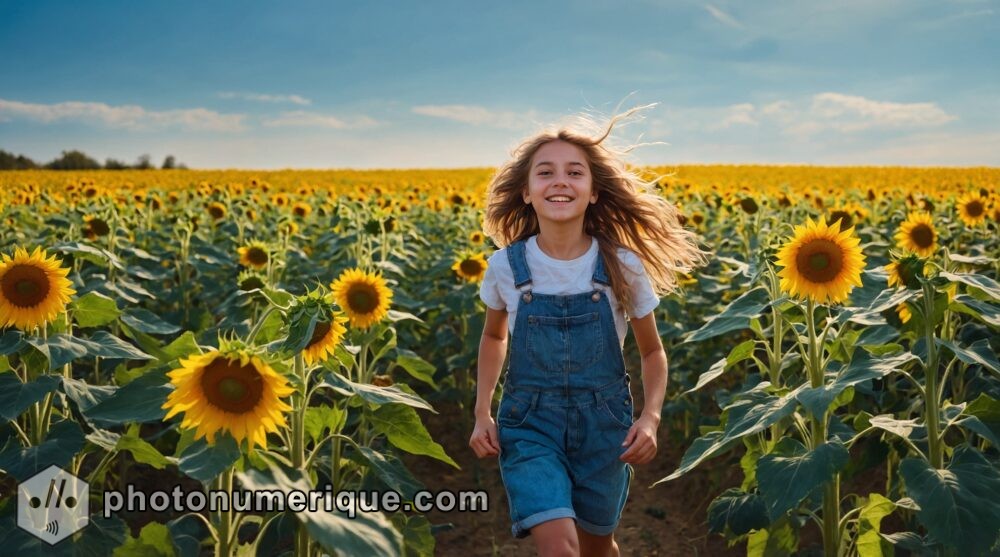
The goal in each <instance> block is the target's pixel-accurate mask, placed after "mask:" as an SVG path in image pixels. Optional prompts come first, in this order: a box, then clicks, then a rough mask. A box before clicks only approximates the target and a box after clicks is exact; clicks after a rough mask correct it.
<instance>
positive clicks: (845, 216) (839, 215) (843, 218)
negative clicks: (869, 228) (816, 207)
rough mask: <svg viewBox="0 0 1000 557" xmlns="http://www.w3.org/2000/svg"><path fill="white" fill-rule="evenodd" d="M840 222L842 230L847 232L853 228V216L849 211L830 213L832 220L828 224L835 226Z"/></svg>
mask: <svg viewBox="0 0 1000 557" xmlns="http://www.w3.org/2000/svg"><path fill="white" fill-rule="evenodd" d="M838 220H839V221H840V229H841V230H846V229H848V228H850V227H851V220H852V219H851V214H850V213H848V212H847V211H834V212H832V213H830V219H829V220H828V221H827V224H833V223H835V222H837V221H838Z"/></svg>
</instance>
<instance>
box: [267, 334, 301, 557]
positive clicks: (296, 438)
mask: <svg viewBox="0 0 1000 557" xmlns="http://www.w3.org/2000/svg"><path fill="white" fill-rule="evenodd" d="M261 322H263V320H261ZM294 367H295V377H297V378H298V379H299V388H298V391H296V392H295V393H294V394H293V395H292V396H293V400H294V404H293V405H292V446H291V453H292V454H291V457H292V467H293V468H295V469H297V470H300V471H301V472H302V474H303V476H305V477H306V478H308V477H309V471H308V469H307V468H306V432H305V429H306V428H305V413H306V406H307V404H308V401H307V400H306V391H307V389H308V387H309V385H308V379H309V378H308V376H307V375H306V363H305V359H304V358H303V357H302V352H297V353H296V354H295V363H294ZM295 555H296V556H297V557H307V556H308V555H309V531H308V530H306V527H305V524H301V523H300V524H299V526H298V530H297V531H296V533H295Z"/></svg>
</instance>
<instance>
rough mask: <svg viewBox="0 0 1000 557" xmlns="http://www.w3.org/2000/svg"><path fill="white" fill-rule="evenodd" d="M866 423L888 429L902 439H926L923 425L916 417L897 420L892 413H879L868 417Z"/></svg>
mask: <svg viewBox="0 0 1000 557" xmlns="http://www.w3.org/2000/svg"><path fill="white" fill-rule="evenodd" d="M868 423H869V424H870V425H871V426H872V427H874V428H877V429H881V430H884V431H888V432H889V433H892V434H893V435H897V436H899V437H902V438H904V439H911V440H913V439H926V438H927V434H926V432H925V430H924V426H922V425H920V423H919V422H918V421H917V419H916V418H912V419H909V420H897V419H896V417H895V416H893V415H892V414H879V415H878V416H872V417H871V418H869V419H868Z"/></svg>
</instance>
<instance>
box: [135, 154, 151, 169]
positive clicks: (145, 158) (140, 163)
mask: <svg viewBox="0 0 1000 557" xmlns="http://www.w3.org/2000/svg"><path fill="white" fill-rule="evenodd" d="M132 168H135V169H136V170H149V169H150V168H153V163H151V162H150V158H149V155H139V158H138V159H137V160H136V161H135V166H133V167H132Z"/></svg>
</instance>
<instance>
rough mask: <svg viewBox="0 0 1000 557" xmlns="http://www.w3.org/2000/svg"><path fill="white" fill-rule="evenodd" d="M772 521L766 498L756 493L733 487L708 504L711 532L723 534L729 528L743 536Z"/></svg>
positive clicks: (764, 526) (709, 528)
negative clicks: (768, 514)
mask: <svg viewBox="0 0 1000 557" xmlns="http://www.w3.org/2000/svg"><path fill="white" fill-rule="evenodd" d="M770 523H771V521H770V520H769V519H768V518H767V508H766V507H765V506H764V500H763V499H761V498H760V496H759V495H757V494H756V493H745V492H743V491H742V490H739V489H736V488H732V487H731V488H729V489H727V490H726V491H724V492H723V493H722V495H719V496H718V497H716V498H715V499H714V500H713V501H712V502H711V503H710V504H709V505H708V531H709V532H713V533H719V534H721V533H724V532H725V531H726V529H727V528H728V529H729V531H730V532H732V533H733V534H735V535H737V536H742V535H743V534H747V533H749V532H750V531H751V530H758V529H761V528H766V527H767V525H768V524H770Z"/></svg>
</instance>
